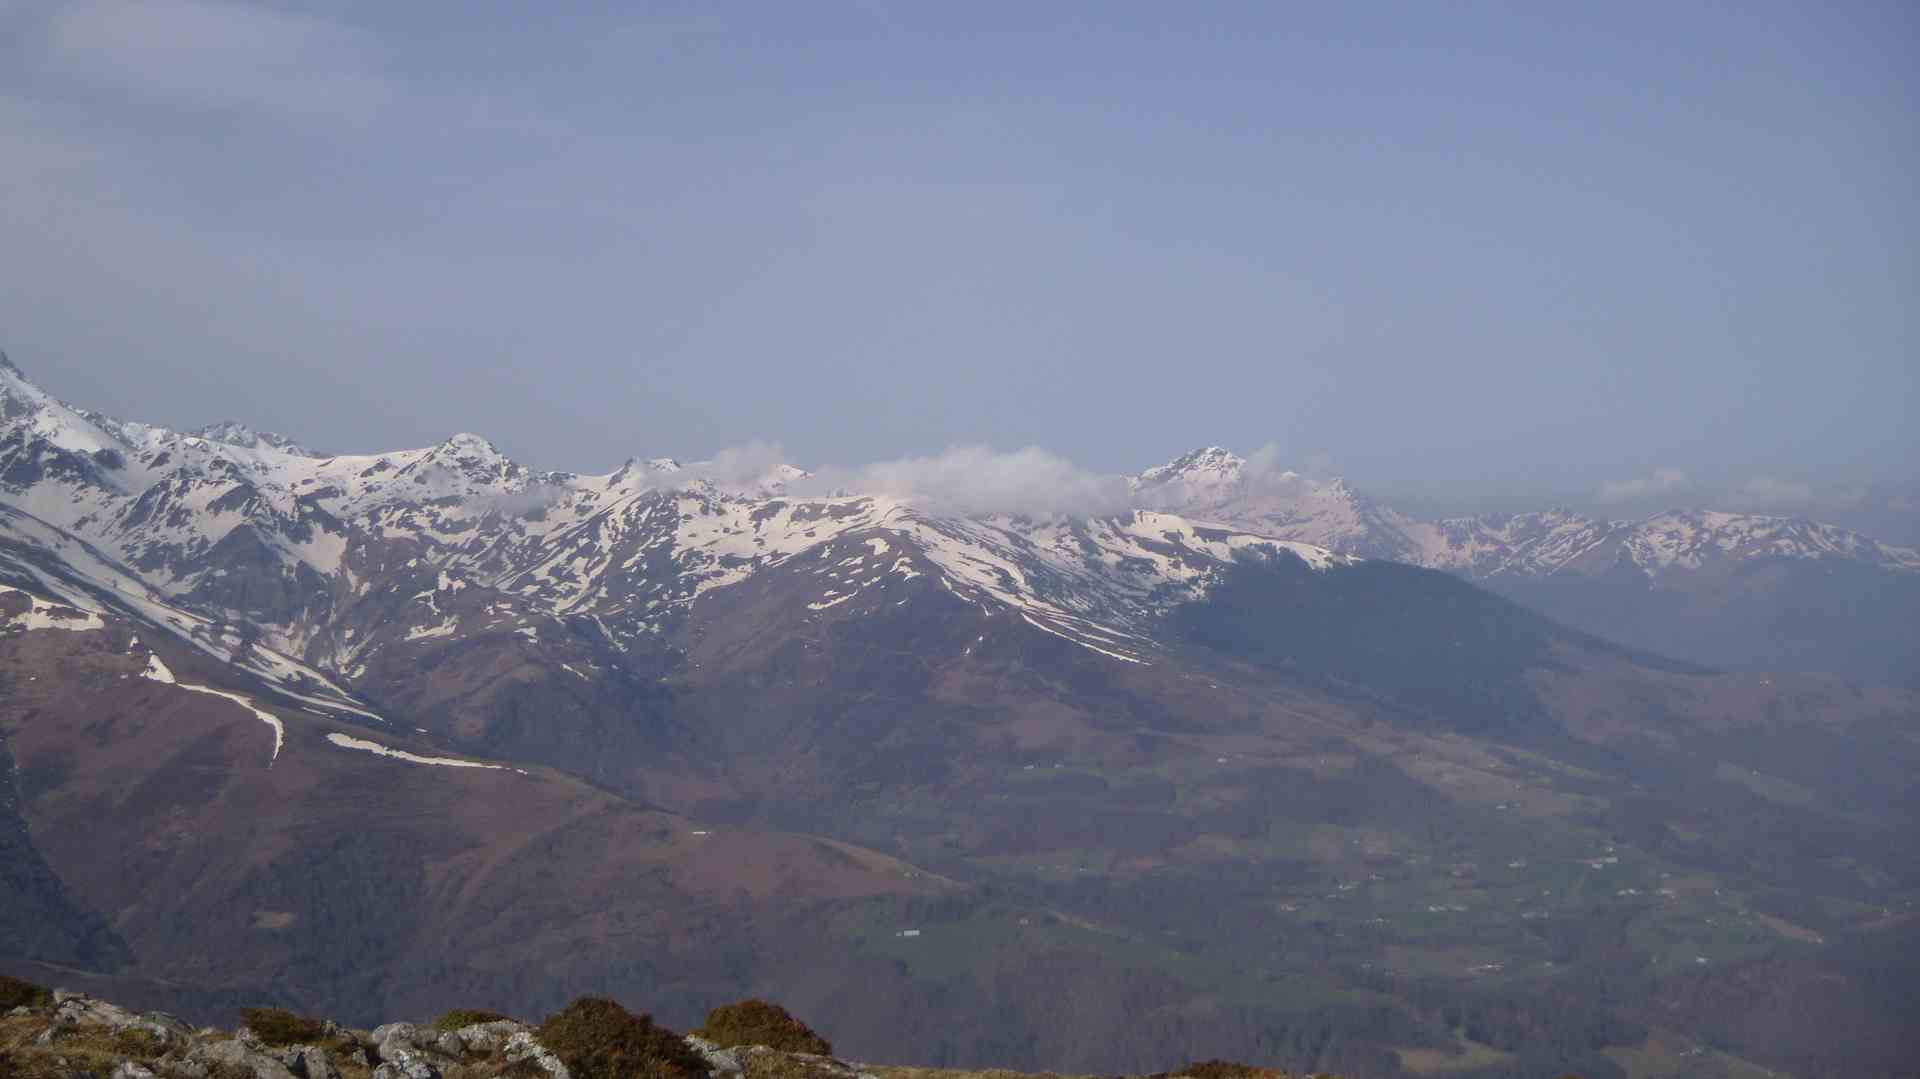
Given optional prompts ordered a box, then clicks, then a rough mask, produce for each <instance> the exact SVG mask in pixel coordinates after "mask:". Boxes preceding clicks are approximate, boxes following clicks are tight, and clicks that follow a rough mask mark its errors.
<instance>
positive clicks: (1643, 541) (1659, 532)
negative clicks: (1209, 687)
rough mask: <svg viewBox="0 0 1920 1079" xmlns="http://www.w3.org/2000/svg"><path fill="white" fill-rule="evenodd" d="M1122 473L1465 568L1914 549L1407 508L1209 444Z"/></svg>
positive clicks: (1914, 565)
mask: <svg viewBox="0 0 1920 1079" xmlns="http://www.w3.org/2000/svg"><path fill="white" fill-rule="evenodd" d="M1130 482H1131V485H1132V488H1133V490H1134V491H1135V492H1136V494H1137V495H1138V496H1139V497H1140V498H1141V499H1142V500H1143V502H1147V503H1150V504H1153V505H1156V506H1161V507H1164V508H1166V509H1168V510H1171V511H1173V512H1178V513H1183V514H1186V515H1188V516H1191V517H1195V518H1198V519H1202V520H1213V521H1222V522H1228V523H1232V524H1236V525H1239V526H1242V527H1247V528H1255V529H1258V530H1260V531H1262V532H1265V533H1268V534H1271V535H1275V536H1283V537H1285V538H1288V539H1292V540H1296V541H1299V542H1302V543H1310V544H1316V545H1319V546H1323V547H1327V548H1330V549H1332V550H1336V551H1343V552H1349V553H1353V554H1357V555H1363V556H1365V557H1370V558H1390V559H1393V560H1395V561H1400V562H1410V563H1412V564H1414V565H1420V566H1426V567H1428V568H1431V569H1444V570H1449V571H1452V572H1456V573H1462V574H1465V575H1466V576H1468V577H1470V578H1474V579H1489V578H1494V577H1500V576H1508V575H1517V576H1546V575H1550V574H1556V573H1585V574H1594V573H1601V572H1606V571H1609V570H1611V569H1613V568H1614V567H1615V566H1616V565H1618V564H1619V563H1621V562H1623V561H1624V562H1626V563H1628V564H1630V565H1632V566H1634V567H1636V568H1638V569H1639V570H1640V571H1641V572H1643V573H1645V574H1646V575H1647V576H1649V577H1654V578H1658V577H1661V576H1663V575H1665V574H1669V573H1672V572H1677V571H1692V570H1700V569H1704V568H1707V567H1711V566H1713V565H1715V564H1719V563H1726V562H1736V561H1741V560H1746V559H1756V558H1803V559H1814V560H1820V559H1844V560H1848V561H1851V562H1857V563H1860V564H1863V565H1868V566H1873V567H1876V568H1881V569H1888V570H1900V571H1920V551H1915V550H1912V549H1909V548H1903V547H1894V546H1891V545H1887V544H1881V543H1876V542H1874V541H1873V540H1871V539H1868V538H1867V537H1865V536H1862V535H1860V534H1858V533H1856V532H1850V531H1847V530H1846V529H1843V528H1837V527H1834V526H1832V525H1826V524H1820V523H1818V522H1815V521H1809V520H1807V519H1805V518H1802V517H1770V516H1763V515H1758V514H1745V513H1721V512H1716V511H1708V510H1673V511H1669V512H1665V513H1659V514H1655V515H1653V516H1651V517H1648V518H1645V519H1643V520H1637V521H1608V520H1602V519H1600V518H1596V517H1588V516H1585V515H1582V514H1577V513H1571V512H1568V511H1566V510H1558V509H1555V510H1543V511H1540V512H1535V513H1519V514H1485V515H1482V516H1477V517H1451V518H1443V519H1440V520H1433V521H1422V520H1416V519H1414V518H1412V517H1409V516H1407V515H1406V514H1403V513H1400V512H1398V511H1397V510H1394V509H1392V508H1391V507H1388V506H1384V505H1382V504H1380V503H1379V502H1377V501H1375V500H1374V499H1373V498H1371V497H1369V496H1367V495H1365V494H1363V493H1361V492H1359V491H1356V490H1354V489H1353V488H1352V487H1351V486H1349V485H1348V484H1347V483H1346V481H1344V480H1340V479H1335V480H1331V481H1326V482H1319V481H1315V480H1310V479H1308V478H1306V477H1304V476H1302V475H1300V474H1299V473H1296V472H1291V471H1284V472H1282V471H1274V470H1271V469H1263V468H1260V467H1256V466H1255V465H1253V464H1250V463H1249V462H1248V461H1247V460H1246V459H1244V458H1241V457H1238V456H1236V455H1234V454H1233V453H1231V452H1229V451H1227V450H1224V449H1221V448H1220V447H1218V446H1213V447H1208V448H1206V449H1202V450H1195V451H1193V452H1191V453H1188V454H1185V455H1183V456H1181V457H1178V458H1175V459H1174V460H1172V461H1170V462H1168V463H1167V464H1164V465H1160V466H1158V467H1155V468H1150V469H1148V470H1146V471H1145V472H1142V473H1141V474H1140V475H1138V476H1135V477H1133V478H1132V479H1131V481H1130Z"/></svg>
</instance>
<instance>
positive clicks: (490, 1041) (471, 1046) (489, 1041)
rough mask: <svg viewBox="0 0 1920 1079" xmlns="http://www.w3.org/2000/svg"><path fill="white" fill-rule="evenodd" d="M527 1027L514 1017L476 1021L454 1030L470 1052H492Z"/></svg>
mask: <svg viewBox="0 0 1920 1079" xmlns="http://www.w3.org/2000/svg"><path fill="white" fill-rule="evenodd" d="M526 1029H527V1025H526V1024H525V1023H521V1022H516V1021H514V1020H512V1019H496V1020H493V1021H492V1022H488V1023H475V1024H473V1025H472V1026H465V1027H461V1028H460V1029H459V1030H456V1031H454V1034H455V1035H456V1036H458V1037H459V1039H460V1044H461V1045H462V1046H463V1047H464V1048H465V1049H466V1051H467V1052H469V1053H491V1052H493V1051H494V1050H496V1049H498V1048H500V1047H501V1046H503V1045H505V1044H506V1043H507V1039H508V1038H511V1037H513V1036H514V1035H515V1034H519V1033H521V1032H522V1031H525V1030H526Z"/></svg>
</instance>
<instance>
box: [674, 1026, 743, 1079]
mask: <svg viewBox="0 0 1920 1079" xmlns="http://www.w3.org/2000/svg"><path fill="white" fill-rule="evenodd" d="M687 1045H689V1046H691V1047H692V1049H693V1051H694V1052H696V1053H699V1054H700V1055H701V1056H703V1057H705V1058H706V1060H707V1068H708V1069H709V1070H711V1071H712V1072H713V1074H714V1075H717V1076H721V1077H723V1079H724V1077H727V1076H736V1075H740V1074H742V1073H744V1072H745V1071H746V1068H745V1067H744V1066H743V1065H742V1064H741V1063H740V1054H739V1052H738V1051H737V1050H734V1049H722V1048H720V1047H719V1046H718V1045H715V1044H714V1043H712V1042H710V1041H708V1040H707V1039H705V1038H702V1037H700V1036H699V1035H698V1034H689V1035H687Z"/></svg>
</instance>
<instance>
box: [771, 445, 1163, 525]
mask: <svg viewBox="0 0 1920 1079" xmlns="http://www.w3.org/2000/svg"><path fill="white" fill-rule="evenodd" d="M835 491H857V492H860V493H862V494H885V495H891V496H893V497H895V498H900V499H904V500H907V501H910V502H913V503H916V504H918V505H922V506H925V507H926V508H928V509H930V510H936V511H938V512H942V513H952V514H958V515H961V516H969V517H975V516H990V515H994V514H1007V515H1011V516H1028V517H1052V516H1059V515H1065V516H1075V517H1090V516H1103V515H1106V514H1111V513H1120V512H1123V511H1125V510H1127V509H1128V508H1129V507H1130V502H1129V492H1128V490H1127V483H1126V480H1125V479H1124V478H1122V477H1120V476H1117V475H1103V474H1100V473H1095V472H1089V471H1087V470H1085V469H1083V468H1081V467H1080V466H1078V465H1076V464H1074V463H1073V462H1072V461H1069V460H1067V459H1066V458H1064V457H1060V456H1057V455H1055V454H1052V453H1048V452H1047V451H1046V450H1043V449H1040V448H1039V447H1037V446H1030V447H1027V448H1026V449H1021V450H1014V451H1011V452H1001V451H996V450H993V449H990V448H988V447H985V446H955V447H953V448H951V449H948V450H946V451H945V452H942V453H938V454H934V455H932V456H927V457H904V458H900V459H898V460H893V461H881V462H877V463H874V464H869V465H863V466H860V467H858V468H852V469H823V470H821V471H820V472H819V473H817V474H816V475H814V476H812V477H810V478H809V479H807V480H805V481H802V482H800V483H797V484H796V485H795V486H794V492H795V493H796V494H828V493H832V492H835Z"/></svg>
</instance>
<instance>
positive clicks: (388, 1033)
mask: <svg viewBox="0 0 1920 1079" xmlns="http://www.w3.org/2000/svg"><path fill="white" fill-rule="evenodd" d="M367 1040H369V1041H371V1042H372V1043H373V1048H374V1052H375V1053H377V1054H379V1057H380V1059H381V1061H383V1062H385V1061H393V1062H396V1063H397V1062H398V1061H399V1060H400V1058H401V1057H402V1056H405V1055H407V1054H409V1053H413V1052H416V1051H417V1050H418V1049H419V1047H420V1028H419V1027H416V1026H414V1025H413V1024H412V1023H384V1024H382V1025H380V1026H377V1027H374V1028H373V1033H372V1034H370V1035H368V1038H367Z"/></svg>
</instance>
